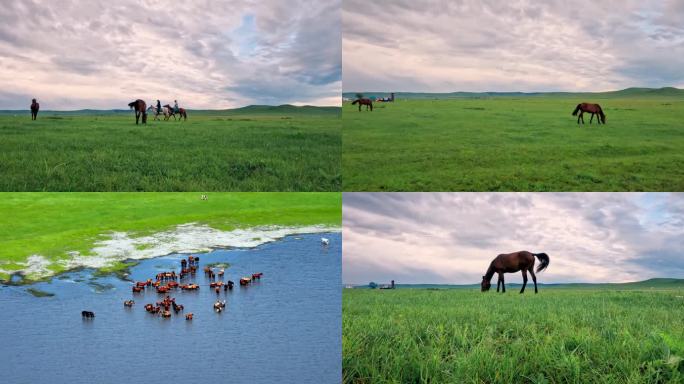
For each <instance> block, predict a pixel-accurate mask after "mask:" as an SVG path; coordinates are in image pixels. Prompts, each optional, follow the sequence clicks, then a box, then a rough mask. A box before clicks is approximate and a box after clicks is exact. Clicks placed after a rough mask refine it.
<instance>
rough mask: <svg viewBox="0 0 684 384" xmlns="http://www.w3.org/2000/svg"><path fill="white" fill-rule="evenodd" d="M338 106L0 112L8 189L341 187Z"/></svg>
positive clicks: (0, 174)
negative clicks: (167, 112)
mask: <svg viewBox="0 0 684 384" xmlns="http://www.w3.org/2000/svg"><path fill="white" fill-rule="evenodd" d="M340 127H341V119H340V108H335V107H331V108H315V107H302V108H297V107H292V106H281V107H258V106H254V107H248V108H242V109H239V110H228V111H189V112H188V120H187V121H184V122H174V121H169V122H159V121H152V117H150V118H149V121H148V125H147V126H142V125H139V126H136V125H135V117H134V116H133V113H132V112H131V113H121V112H120V113H111V112H109V113H107V112H92V111H91V112H88V111H82V112H79V113H55V112H41V113H40V114H39V117H38V120H37V121H31V120H30V116H29V113H28V112H27V111H22V112H21V114H18V113H12V112H3V113H0V138H1V140H0V190H1V191H98V192H99V191H339V190H340V189H341V171H340V152H341V133H340Z"/></svg>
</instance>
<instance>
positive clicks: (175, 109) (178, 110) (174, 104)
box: [173, 100, 180, 113]
mask: <svg viewBox="0 0 684 384" xmlns="http://www.w3.org/2000/svg"><path fill="white" fill-rule="evenodd" d="M173 111H174V112H175V113H179V112H180V109H179V108H178V100H174V101H173Z"/></svg>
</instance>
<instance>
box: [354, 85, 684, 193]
mask: <svg viewBox="0 0 684 384" xmlns="http://www.w3.org/2000/svg"><path fill="white" fill-rule="evenodd" d="M656 91H658V92H653V91H652V90H651V91H649V90H641V89H636V90H625V91H620V92H614V93H602V94H578V95H573V94H548V95H543V94H542V95H516V94H504V95H494V96H492V95H490V94H478V95H477V96H471V97H465V96H464V95H461V94H456V95H451V94H448V95H437V96H434V95H433V98H428V96H426V95H422V96H421V95H409V96H410V97H412V98H409V99H402V98H401V97H403V95H401V94H398V95H397V98H398V99H397V101H395V102H394V103H376V106H375V107H376V108H375V111H373V112H365V111H362V112H358V109H357V107H356V106H352V105H351V104H350V103H345V105H344V106H343V133H342V142H343V147H344V151H343V154H342V173H343V185H342V187H343V190H345V191H679V190H682V189H684V126H683V125H682V122H684V91H680V90H676V89H671V88H670V89H664V90H656ZM419 96H421V97H419ZM434 97H438V98H434ZM584 101H587V102H595V103H599V104H601V106H602V107H603V109H604V111H605V113H606V115H607V124H606V125H601V126H598V125H596V122H594V124H592V125H589V117H587V118H586V119H585V121H586V124H585V125H579V126H578V125H577V123H576V118H575V117H574V116H571V112H572V111H573V109H574V108H575V106H576V105H577V104H578V103H580V102H584Z"/></svg>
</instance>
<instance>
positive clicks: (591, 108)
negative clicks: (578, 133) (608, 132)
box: [572, 103, 606, 124]
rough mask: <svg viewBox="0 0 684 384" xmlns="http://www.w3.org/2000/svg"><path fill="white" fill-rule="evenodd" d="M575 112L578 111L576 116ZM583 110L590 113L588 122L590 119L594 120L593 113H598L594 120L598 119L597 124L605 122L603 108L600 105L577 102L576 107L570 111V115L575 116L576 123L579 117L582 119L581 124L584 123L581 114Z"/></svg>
mask: <svg viewBox="0 0 684 384" xmlns="http://www.w3.org/2000/svg"><path fill="white" fill-rule="evenodd" d="M577 112H579V116H577ZM584 112H587V113H591V119H589V124H591V121H592V120H594V115H598V117H597V118H596V121H598V123H599V124H601V123H603V124H605V123H606V114H605V113H603V110H602V109H601V106H600V105H598V104H589V103H582V104H577V108H575V110H574V111H572V115H573V116H577V124H579V122H580V119H582V124H584V116H582V115H583V114H584Z"/></svg>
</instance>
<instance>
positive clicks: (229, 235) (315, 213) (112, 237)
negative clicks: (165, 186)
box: [0, 193, 342, 283]
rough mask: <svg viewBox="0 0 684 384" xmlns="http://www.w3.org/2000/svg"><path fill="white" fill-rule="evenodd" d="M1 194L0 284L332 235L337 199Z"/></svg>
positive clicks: (253, 195) (338, 207) (322, 195)
mask: <svg viewBox="0 0 684 384" xmlns="http://www.w3.org/2000/svg"><path fill="white" fill-rule="evenodd" d="M200 197H201V194H200V193H12V194H10V193H3V194H2V196H0V215H1V216H3V217H7V218H11V219H10V220H6V221H4V222H2V223H0V281H3V282H5V283H6V282H8V281H9V280H10V278H11V276H12V275H13V274H21V275H22V278H23V279H22V280H23V282H32V281H36V280H41V279H45V278H49V277H51V276H54V275H55V274H57V273H60V272H64V271H67V270H71V269H76V268H81V267H87V268H96V269H98V270H105V271H113V270H117V269H120V268H125V267H126V266H125V264H123V261H124V260H130V259H145V258H151V257H156V256H163V255H167V254H170V253H179V252H180V253H197V252H206V251H209V250H211V249H214V248H232V247H254V246H257V245H260V244H263V243H266V242H271V241H274V240H277V239H279V238H282V237H285V236H287V235H292V234H300V233H317V232H328V231H331V230H332V231H337V230H339V228H340V226H341V200H342V196H341V194H339V193H210V194H207V200H201V198H200Z"/></svg>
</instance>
